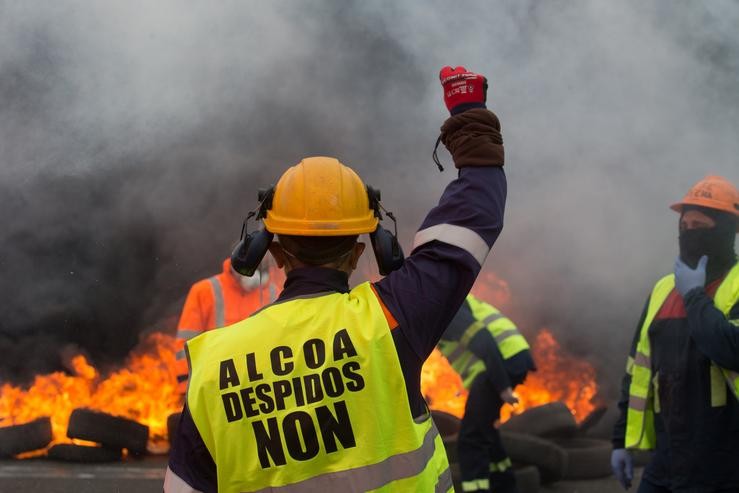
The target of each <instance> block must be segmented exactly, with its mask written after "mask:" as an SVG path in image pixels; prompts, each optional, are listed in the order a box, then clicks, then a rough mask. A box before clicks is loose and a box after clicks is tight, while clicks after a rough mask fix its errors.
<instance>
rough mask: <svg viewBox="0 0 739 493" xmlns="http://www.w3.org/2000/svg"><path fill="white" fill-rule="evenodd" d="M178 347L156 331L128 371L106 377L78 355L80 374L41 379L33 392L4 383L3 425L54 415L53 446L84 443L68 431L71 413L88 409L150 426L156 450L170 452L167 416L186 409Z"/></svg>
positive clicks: (74, 363)
mask: <svg viewBox="0 0 739 493" xmlns="http://www.w3.org/2000/svg"><path fill="white" fill-rule="evenodd" d="M174 347H175V340H174V338H173V337H172V336H168V335H165V334H161V333H152V334H150V335H149V336H148V337H147V338H146V339H145V340H144V341H143V342H142V343H141V344H140V345H139V346H138V347H137V348H136V349H135V350H134V351H133V352H132V353H131V355H130V356H129V357H128V360H127V363H126V367H125V368H123V369H121V370H118V371H115V372H113V373H111V374H110V375H108V376H107V377H106V378H103V377H101V375H100V373H99V372H98V371H97V370H96V369H95V368H94V367H93V366H91V365H90V364H89V363H88V362H87V360H86V359H85V357H84V356H82V355H77V356H75V357H74V358H72V361H71V365H72V368H73V369H74V373H75V374H74V375H67V374H65V373H63V372H55V373H52V374H50V375H39V376H37V377H36V378H35V379H34V382H33V384H32V385H31V386H30V387H29V388H28V389H27V390H24V389H22V388H20V387H16V386H13V385H10V384H4V385H2V386H0V418H2V421H0V425H2V426H9V425H15V424H22V423H27V422H29V421H32V420H34V419H36V418H40V417H43V416H49V417H50V418H51V425H52V432H53V440H52V443H51V444H50V446H51V445H54V444H57V443H83V442H81V441H77V440H74V441H73V440H71V439H69V438H67V436H66V432H67V424H68V423H69V415H70V414H71V412H72V411H73V410H74V409H76V408H78V407H87V408H90V409H94V410H98V411H103V412H106V413H108V414H112V415H115V416H121V417H124V418H129V419H133V420H136V421H138V422H139V423H141V424H144V425H147V426H148V427H149V448H150V450H153V451H162V452H163V451H166V447H167V442H166V440H167V417H168V416H169V415H170V414H172V413H174V412H177V411H179V410H180V409H181V404H180V400H179V396H178V394H177V379H176V376H175V372H174ZM41 453H43V451H42V452H41ZM31 455H38V454H31ZM24 456H28V455H24Z"/></svg>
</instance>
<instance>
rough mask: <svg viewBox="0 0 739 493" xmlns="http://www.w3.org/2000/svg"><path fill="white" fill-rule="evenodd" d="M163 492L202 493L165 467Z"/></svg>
mask: <svg viewBox="0 0 739 493" xmlns="http://www.w3.org/2000/svg"><path fill="white" fill-rule="evenodd" d="M164 493H202V492H201V491H200V490H196V489H194V488H193V487H192V486H190V485H189V484H187V483H185V481H184V480H183V479H182V478H181V477H179V476H178V475H176V474H175V473H174V472H173V471H172V469H170V468H169V467H167V472H166V473H165V474H164Z"/></svg>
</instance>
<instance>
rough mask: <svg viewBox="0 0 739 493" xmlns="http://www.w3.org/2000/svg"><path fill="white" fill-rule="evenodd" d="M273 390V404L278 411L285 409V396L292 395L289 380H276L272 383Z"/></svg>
mask: <svg viewBox="0 0 739 493" xmlns="http://www.w3.org/2000/svg"><path fill="white" fill-rule="evenodd" d="M272 387H273V388H274V391H275V405H276V406H277V410H278V411H282V410H283V409H285V397H288V396H290V395H292V393H293V390H292V387H291V386H290V380H277V381H276V382H275V383H273V384H272Z"/></svg>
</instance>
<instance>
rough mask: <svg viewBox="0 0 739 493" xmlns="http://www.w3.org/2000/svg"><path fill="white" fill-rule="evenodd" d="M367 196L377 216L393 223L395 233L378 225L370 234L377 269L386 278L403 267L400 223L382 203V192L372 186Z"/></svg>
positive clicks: (403, 257)
mask: <svg viewBox="0 0 739 493" xmlns="http://www.w3.org/2000/svg"><path fill="white" fill-rule="evenodd" d="M367 196H368V197H369V202H370V207H371V208H372V209H373V210H374V211H375V216H376V217H377V218H378V219H380V220H382V212H383V211H384V212H385V214H386V215H387V217H389V218H390V219H391V220H392V221H393V225H394V226H395V232H394V233H391V232H390V231H388V230H386V229H385V228H383V227H382V226H381V225H379V224H378V225H377V229H376V230H375V231H374V233H370V241H371V242H372V250H374V252H375V260H377V268H378V269H379V271H380V274H381V275H383V276H386V275H388V274H390V273H391V272H392V271H394V270H398V269H400V268H401V267H402V266H403V260H404V259H405V256H404V255H403V249H402V248H401V247H400V242H399V241H398V223H397V221H396V220H395V216H394V215H393V213H392V212H388V211H386V210H385V208H383V207H382V204H381V203H380V200H381V195H380V191H379V190H377V189H376V188H372V187H370V186H368V187H367Z"/></svg>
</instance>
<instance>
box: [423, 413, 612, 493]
mask: <svg viewBox="0 0 739 493" xmlns="http://www.w3.org/2000/svg"><path fill="white" fill-rule="evenodd" d="M596 412H597V413H598V414H599V415H600V416H602V414H603V412H604V411H602V410H596ZM432 415H433V418H434V422H435V423H436V425H437V428H439V432H440V433H441V435H442V437H443V440H444V445H445V447H446V451H447V455H448V456H449V463H450V465H451V470H452V476H453V478H454V484H455V488H456V489H458V490H459V491H461V488H459V486H460V478H459V465H458V464H457V436H458V435H457V433H458V431H459V426H460V421H459V419H457V418H456V417H454V416H452V415H450V414H447V413H444V412H440V411H433V412H432ZM600 416H598V415H595V414H594V415H593V416H592V418H591V420H590V421H588V420H585V421H584V422H583V424H582V425H581V426H578V424H577V422H576V421H575V419H574V417H573V416H572V413H570V411H569V409H568V408H567V407H566V406H565V405H564V404H563V403H561V402H554V403H550V404H545V405H543V406H539V407H535V408H531V409H529V410H527V411H526V412H524V413H522V414H520V415H517V416H513V417H511V419H510V420H508V421H507V422H505V423H503V424H502V425H501V426H500V428H499V429H500V432H501V438H502V440H503V445H504V446H505V448H506V451H507V452H508V456H509V457H510V459H511V461H512V462H513V464H514V473H515V475H516V481H517V483H518V490H519V491H520V493H536V492H537V491H538V490H539V486H540V484H546V483H552V482H555V481H559V480H563V479H567V480H577V479H594V478H601V477H606V476H608V475H610V474H611V467H610V456H611V444H610V442H609V441H607V440H603V439H596V438H590V437H587V436H586V433H587V430H588V428H589V427H590V426H592V423H594V422H597V421H598V419H599V418H600Z"/></svg>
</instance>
